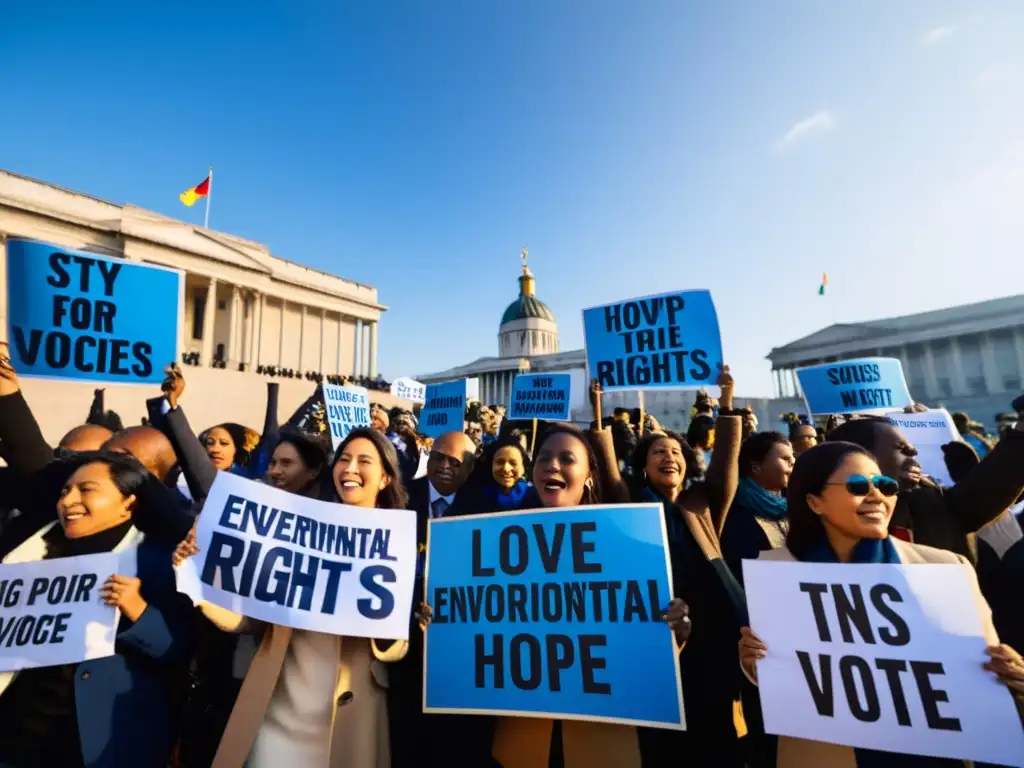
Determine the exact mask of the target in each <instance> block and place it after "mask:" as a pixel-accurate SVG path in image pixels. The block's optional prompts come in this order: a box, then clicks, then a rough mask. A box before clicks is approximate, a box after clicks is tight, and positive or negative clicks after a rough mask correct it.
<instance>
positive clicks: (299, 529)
mask: <svg viewBox="0 0 1024 768" xmlns="http://www.w3.org/2000/svg"><path fill="white" fill-rule="evenodd" d="M196 543H197V544H198V546H199V554H198V555H196V556H195V557H193V558H190V559H189V560H186V561H185V562H184V563H183V564H182V565H181V566H179V569H178V570H179V574H178V584H179V590H180V591H182V592H184V593H185V594H188V595H189V596H190V597H192V598H193V600H206V601H208V602H210V603H213V604H215V605H219V606H221V607H222V608H227V609H228V610H230V611H234V612H235V613H241V614H243V615H245V616H251V617H252V618H254V619H260V620H262V621H267V622H270V623H272V624H283V625H284V626H288V627H294V628H295V629H306V630H312V631H314V632H326V633H328V634H332V635H354V636H357V637H371V638H380V639H389V640H405V639H407V638H408V636H409V616H410V612H411V610H412V589H413V582H414V580H415V578H416V551H417V547H416V513H415V512H414V511H412V510H408V509H365V508H362V507H352V506H348V505H345V504H331V503H329V502H325V501H317V500H315V499H307V498H305V497H303V496H296V495H295V494H292V493H287V492H285V491H282V490H279V489H277V488H272V487H271V486H268V485H263V484H262V483H257V482H254V481H252V480H246V479H244V478H241V477H237V476H235V475H231V474H228V473H226V472H219V473H218V474H217V479H216V480H215V481H214V483H213V487H212V488H211V489H210V495H209V496H208V497H207V499H206V503H205V504H204V505H203V512H202V514H201V515H200V516H199V525H198V527H197V529H196ZM189 571H191V573H190V572H189Z"/></svg>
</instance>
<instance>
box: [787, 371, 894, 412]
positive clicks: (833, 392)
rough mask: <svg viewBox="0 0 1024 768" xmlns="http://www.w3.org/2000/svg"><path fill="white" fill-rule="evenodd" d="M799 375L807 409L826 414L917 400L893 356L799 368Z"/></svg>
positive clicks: (867, 409)
mask: <svg viewBox="0 0 1024 768" xmlns="http://www.w3.org/2000/svg"><path fill="white" fill-rule="evenodd" d="M796 376H797V379H799V381H800V389H801V390H802V391H803V393H804V402H805V403H807V410H809V411H810V412H811V413H812V414H817V415H820V416H825V415H827V414H833V413H860V412H863V411H879V410H881V411H887V410H891V409H892V408H905V407H906V406H908V405H912V404H913V402H914V400H913V398H912V397H911V396H910V390H909V389H907V380H906V379H905V378H904V377H903V365H902V364H901V363H900V361H899V360H897V359H896V358H893V357H862V358H859V359H857V360H843V361H841V362H838V363H824V364H823V365H813V366H811V367H809V368H798V369H797V371H796Z"/></svg>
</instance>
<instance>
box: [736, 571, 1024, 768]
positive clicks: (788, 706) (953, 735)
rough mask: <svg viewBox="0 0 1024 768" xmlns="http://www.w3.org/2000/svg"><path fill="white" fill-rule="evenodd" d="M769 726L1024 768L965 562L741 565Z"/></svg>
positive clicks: (1022, 748)
mask: <svg viewBox="0 0 1024 768" xmlns="http://www.w3.org/2000/svg"><path fill="white" fill-rule="evenodd" d="M743 575H744V583H745V584H746V593H747V605H748V607H749V610H750V627H751V629H752V630H753V631H754V633H755V634H756V635H757V636H758V637H759V638H760V639H761V640H762V641H763V642H764V644H765V645H766V646H767V647H768V656H767V658H765V659H763V660H761V661H759V662H758V664H757V676H758V682H759V688H760V694H761V707H762V710H763V711H764V724H765V730H766V731H767V732H768V733H776V734H779V735H782V736H795V737H798V738H802V739H813V740H816V741H825V742H832V743H834V744H845V745H848V746H852V747H861V748H865V749H880V750H885V751H887V752H896V753H905V754H915V755H929V756H932V757H947V758H955V759H960V760H977V761H983V762H986V763H996V764H999V765H1015V766H1022V765H1024V730H1022V729H1021V725H1020V719H1019V717H1018V714H1017V709H1016V707H1015V705H1014V703H1013V698H1012V697H1011V696H1010V692H1009V690H1008V689H1007V688H1006V686H1004V685H1002V684H1001V683H999V682H998V681H997V679H996V677H995V675H993V674H991V673H989V672H986V671H985V670H983V669H982V664H983V663H984V662H985V660H986V659H987V658H988V657H987V656H986V655H985V645H986V643H985V640H984V638H983V636H982V628H981V620H980V618H979V615H978V610H979V605H978V603H977V602H976V601H977V600H980V599H981V594H980V592H977V586H976V583H973V584H972V582H973V581H974V575H973V572H972V571H970V566H967V565H962V566H961V565H938V564H936V565H883V564H867V565H862V564H849V563H847V564H837V563H792V562H773V561H765V560H744V561H743Z"/></svg>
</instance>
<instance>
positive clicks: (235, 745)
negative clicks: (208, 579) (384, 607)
mask: <svg viewBox="0 0 1024 768" xmlns="http://www.w3.org/2000/svg"><path fill="white" fill-rule="evenodd" d="M331 476H332V479H333V486H334V489H335V490H336V492H337V494H338V497H339V498H340V500H341V502H342V503H345V504H351V505H353V506H357V507H381V508H383V509H404V508H405V506H406V495H405V489H404V488H403V487H402V479H401V475H400V473H399V470H398V457H397V455H396V454H395V449H394V447H393V446H392V444H391V443H390V442H389V441H388V440H387V438H386V437H384V435H383V434H381V433H380V432H378V431H375V430H371V429H357V430H353V431H352V432H351V433H350V434H349V435H348V437H347V438H346V439H345V441H344V442H343V443H342V444H341V445H340V446H339V447H338V451H337V452H336V454H335V459H334V464H333V467H332V472H331ZM382 514H386V512H382ZM201 608H202V609H203V612H204V613H205V614H206V615H207V617H208V618H209V619H210V620H211V621H213V622H214V623H215V624H217V625H218V626H219V627H221V628H222V629H224V630H227V631H234V632H259V631H262V633H263V639H262V642H261V644H260V648H259V651H258V652H257V654H256V657H255V658H254V659H253V662H252V666H251V667H250V668H249V672H248V674H247V675H246V677H245V681H244V682H243V683H242V689H241V691H240V692H239V695H238V699H237V701H236V703H235V707H234V709H233V710H232V712H231V717H230V719H229V720H228V724H227V727H226V729H225V731H224V736H223V738H222V739H221V743H220V747H219V748H218V750H217V756H216V758H215V759H214V762H213V766H214V768H241V766H242V765H243V764H244V765H246V766H248V767H249V768H389V766H390V762H391V760H390V752H389V749H388V721H387V707H386V691H387V670H386V668H385V667H384V665H383V664H382V662H388V661H398V660H399V659H401V658H402V657H403V656H404V655H405V652H406V649H407V647H408V644H407V643H405V642H392V641H387V640H383V641H382V640H367V639H365V638H359V637H339V636H337V635H329V634H325V633H322V632H310V631H304V630H297V629H291V628H290V627H283V626H278V625H266V624H263V623H262V622H257V621H255V620H252V619H248V618H245V617H242V616H238V615H236V614H232V613H230V612H228V611H224V610H223V609H219V608H216V607H215V606H211V605H209V604H207V603H204V604H202V605H201Z"/></svg>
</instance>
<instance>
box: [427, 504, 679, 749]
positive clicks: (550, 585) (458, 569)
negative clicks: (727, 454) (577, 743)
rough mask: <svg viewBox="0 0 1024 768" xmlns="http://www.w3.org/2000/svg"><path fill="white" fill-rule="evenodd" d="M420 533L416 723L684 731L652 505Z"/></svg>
mask: <svg viewBox="0 0 1024 768" xmlns="http://www.w3.org/2000/svg"><path fill="white" fill-rule="evenodd" d="M429 526H430V528H429V532H428V547H427V558H428V559H427V583H426V595H427V602H428V603H429V604H430V606H431V609H432V610H433V621H432V622H431V624H430V625H429V627H428V628H427V637H426V651H425V657H424V658H425V672H424V681H423V683H424V685H423V688H424V711H425V712H449V713H455V712H462V713H471V714H504V715H517V716H522V717H545V718H557V719H569V720H595V721H605V722H613V723H625V724H631V725H644V726H650V727H654V728H670V729H677V730H680V729H682V728H683V727H684V723H685V719H684V715H683V700H682V689H681V687H680V679H679V666H678V664H677V659H676V648H675V640H674V638H673V635H672V631H671V630H670V629H669V628H668V625H666V624H665V623H664V622H663V621H662V620H661V616H662V613H663V611H664V610H665V607H666V606H667V605H668V604H669V602H671V600H672V594H671V586H670V585H671V579H670V575H669V562H668V554H667V548H666V537H665V528H664V522H663V520H662V513H661V506H660V505H658V504H633V505H623V506H586V507H572V508H563V509H550V510H533V511H527V512H504V513H496V514H490V515H474V516H466V517H452V518H439V519H437V520H431V521H430V523H429Z"/></svg>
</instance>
